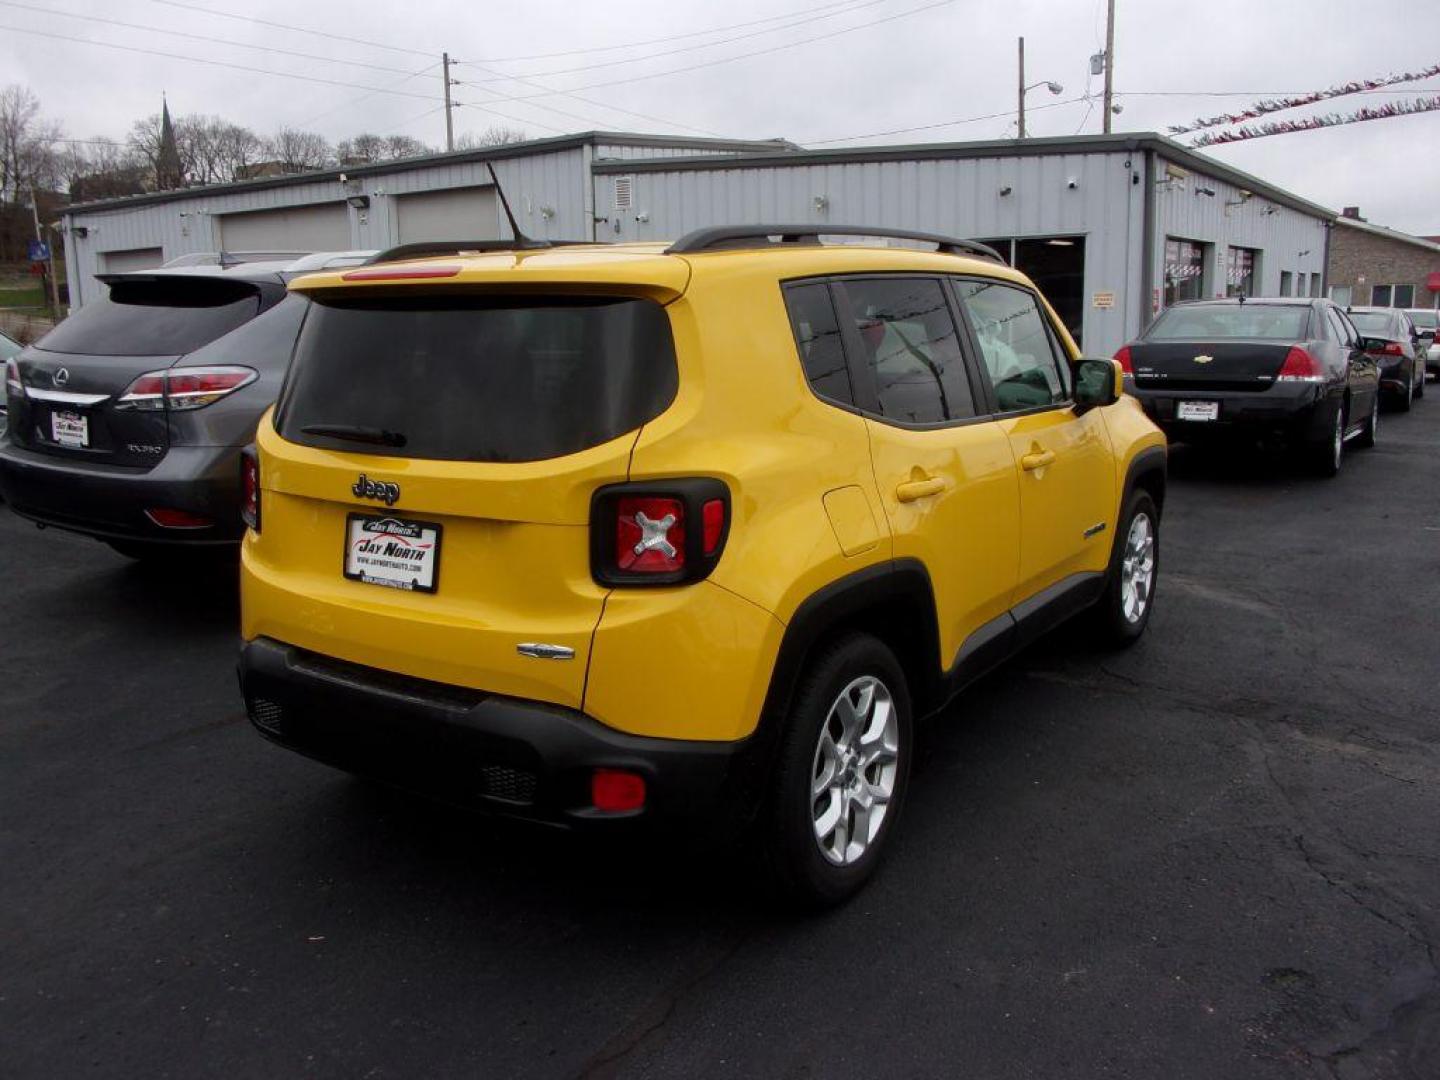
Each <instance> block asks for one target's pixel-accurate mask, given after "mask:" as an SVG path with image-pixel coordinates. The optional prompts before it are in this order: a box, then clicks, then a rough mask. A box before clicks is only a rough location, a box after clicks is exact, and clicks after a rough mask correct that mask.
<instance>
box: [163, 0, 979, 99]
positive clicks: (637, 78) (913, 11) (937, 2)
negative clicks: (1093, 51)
mask: <svg viewBox="0 0 1440 1080" xmlns="http://www.w3.org/2000/svg"><path fill="white" fill-rule="evenodd" d="M157 2H158V0H157ZM166 2H169V0H166ZM955 2H956V0H932V2H931V3H928V4H922V5H921V6H920V7H916V8H910V9H909V10H908V11H901V12H897V13H896V14H894V15H887V16H885V18H883V19H875V20H873V21H871V22H868V23H857V24H856V25H854V26H847V27H845V28H844V29H841V30H832V31H831V32H830V33H828V34H817V35H816V36H814V37H808V38H801V39H800V40H799V41H790V42H787V43H785V44H784V45H773V46H771V47H770V48H768V49H756V50H754V51H753V52H748V53H739V54H737V55H735V56H724V57H721V58H719V59H718V60H704V61H701V62H700V63H695V64H690V65H689V66H688V67H683V68H669V69H667V70H665V71H652V72H650V73H649V74H648V75H630V76H627V77H626V78H623V79H611V80H609V81H608V82H598V83H586V84H584V85H583V86H574V87H571V88H570V90H568V91H553V93H572V92H574V91H576V90H598V89H600V88H601V87H605V86H624V85H627V84H629V83H637V82H645V81H646V80H648V79H662V78H664V77H665V76H667V75H686V74H689V73H690V72H692V71H699V70H701V69H702V68H710V67H718V66H720V65H721V64H732V63H734V62H735V61H737V60H749V59H751V58H753V57H756V56H768V55H769V54H771V53H777V52H783V51H784V50H786V49H794V48H798V47H799V46H801V45H810V44H812V43H814V42H816V41H827V40H829V39H830V38H837V37H840V36H842V35H844V34H853V33H855V32H856V31H857V30H866V29H869V28H870V27H872V26H879V25H881V24H882V23H888V22H894V21H896V20H897V19H904V18H908V17H909V16H911V15H918V14H920V13H921V12H923V11H930V10H931V9H933V8H938V7H949V6H950V5H951V4H953V3H955ZM549 96H551V95H550V94H549V93H546V94H520V95H512V96H510V97H503V98H496V99H495V100H496V101H532V100H534V99H535V98H542V97H549Z"/></svg>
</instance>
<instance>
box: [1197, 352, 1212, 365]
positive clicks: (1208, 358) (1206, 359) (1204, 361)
mask: <svg viewBox="0 0 1440 1080" xmlns="http://www.w3.org/2000/svg"><path fill="white" fill-rule="evenodd" d="M1214 359H1215V358H1214V357H1213V356H1205V355H1203V354H1202V355H1200V356H1197V357H1195V363H1197V364H1208V363H1210V361H1212V360H1214Z"/></svg>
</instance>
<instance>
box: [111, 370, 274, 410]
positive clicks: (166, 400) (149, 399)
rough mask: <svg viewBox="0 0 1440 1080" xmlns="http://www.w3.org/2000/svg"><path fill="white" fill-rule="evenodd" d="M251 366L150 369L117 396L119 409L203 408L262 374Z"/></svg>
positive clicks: (248, 383)
mask: <svg viewBox="0 0 1440 1080" xmlns="http://www.w3.org/2000/svg"><path fill="white" fill-rule="evenodd" d="M259 377H260V376H259V373H258V372H257V371H255V370H254V369H253V368H247V367H206V368H171V369H170V370H169V371H147V372H146V373H145V374H144V375H141V376H140V377H139V378H137V379H136V380H135V381H134V382H132V383H131V384H130V385H129V386H128V387H126V388H125V392H124V393H123V394H121V395H120V396H119V397H118V398H116V399H115V407H116V408H117V409H140V410H145V411H152V412H153V411H156V410H159V409H170V410H171V411H177V412H183V411H185V410H188V409H203V408H204V407H205V406H206V405H211V404H213V403H215V402H217V401H219V400H220V399H221V398H223V397H224V396H225V395H226V394H233V393H234V392H235V391H236V390H239V389H240V388H241V387H242V386H248V385H250V383H252V382H254V381H255V380H256V379H257V378H259Z"/></svg>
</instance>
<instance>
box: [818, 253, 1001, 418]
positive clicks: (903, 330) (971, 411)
mask: <svg viewBox="0 0 1440 1080" xmlns="http://www.w3.org/2000/svg"><path fill="white" fill-rule="evenodd" d="M844 286H845V296H846V298H847V301H848V304H849V308H850V310H849V312H848V316H849V318H851V319H852V320H853V321H854V324H855V329H856V330H857V331H858V332H859V337H860V344H861V347H862V349H863V352H862V353H861V361H862V363H863V364H864V365H865V366H866V367H867V368H868V370H869V371H870V373H871V374H872V375H873V377H874V380H875V392H876V395H877V396H878V398H879V409H880V415H881V416H883V417H886V418H888V419H891V420H900V421H904V422H905V423H911V424H933V423H941V422H943V421H946V420H962V419H965V418H966V417H970V416H974V415H975V403H974V401H973V400H972V398H971V396H970V383H969V380H968V379H967V377H966V374H965V362H964V360H963V359H962V357H961V354H960V336H959V334H958V333H957V332H956V329H955V320H954V319H953V318H952V317H951V314H950V305H949V304H948V303H947V302H946V299H945V290H944V288H943V287H942V286H941V284H940V282H939V281H938V280H936V279H934V278H901V277H897V278H889V279H879V278H858V279H853V280H847V281H845V282H844Z"/></svg>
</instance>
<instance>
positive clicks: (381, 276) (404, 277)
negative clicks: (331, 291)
mask: <svg viewBox="0 0 1440 1080" xmlns="http://www.w3.org/2000/svg"><path fill="white" fill-rule="evenodd" d="M458 273H460V267H458V266H421V267H416V268H414V269H411V270H398V269H391V268H388V267H384V266H376V267H372V268H370V269H368V270H351V271H350V272H349V273H348V274H341V275H340V280H342V281H410V280H413V279H415V278H447V277H454V276H455V275H456V274H458Z"/></svg>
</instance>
